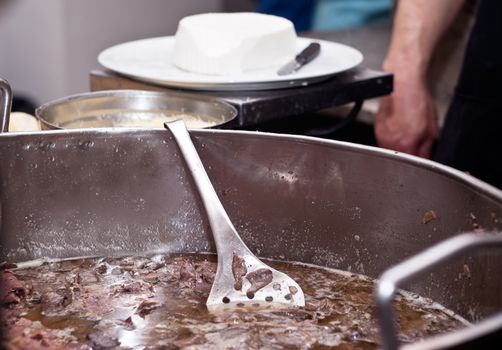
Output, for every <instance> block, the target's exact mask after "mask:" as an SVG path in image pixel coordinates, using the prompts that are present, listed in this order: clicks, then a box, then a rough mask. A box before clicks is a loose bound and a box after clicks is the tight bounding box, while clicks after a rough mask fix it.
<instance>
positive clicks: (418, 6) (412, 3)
mask: <svg viewBox="0 0 502 350" xmlns="http://www.w3.org/2000/svg"><path fill="white" fill-rule="evenodd" d="M463 3H464V0H439V1H431V0H399V1H398V3H397V10H396V15H395V19H394V27H393V31H392V39H391V44H390V48H389V51H388V53H387V57H386V59H385V61H384V65H383V69H384V70H385V71H388V72H392V73H394V92H393V94H392V95H391V96H389V97H386V98H383V99H382V100H381V102H380V109H379V111H378V114H377V117H376V121H375V135H376V137H377V141H378V144H379V146H381V147H385V148H390V149H394V150H397V151H401V152H406V153H411V154H414V155H419V156H421V157H430V152H431V147H432V144H433V143H434V140H435V139H436V138H437V136H438V124H437V111H436V106H435V103H434V101H433V99H432V97H431V95H430V92H429V89H428V87H427V70H428V67H429V63H430V61H431V58H432V56H433V52H434V49H435V47H436V45H437V43H438V41H439V39H440V38H441V37H442V35H443V34H444V32H445V31H446V29H447V28H448V27H449V26H450V25H451V23H452V22H453V20H454V18H455V17H456V16H457V14H458V13H459V11H460V9H461V7H462V5H463Z"/></svg>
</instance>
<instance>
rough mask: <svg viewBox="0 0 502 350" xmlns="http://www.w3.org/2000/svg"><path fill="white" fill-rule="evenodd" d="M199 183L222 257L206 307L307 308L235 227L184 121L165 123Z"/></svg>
mask: <svg viewBox="0 0 502 350" xmlns="http://www.w3.org/2000/svg"><path fill="white" fill-rule="evenodd" d="M164 125H165V127H166V128H168V129H169V130H170V131H171V132H172V134H173V136H174V139H175V141H176V143H177V144H178V146H179V148H180V150H181V154H182V155H183V158H184V159H185V161H186V163H187V165H188V168H189V169H190V173H191V174H192V177H193V179H194V181H195V184H196V186H197V189H198V191H199V194H200V196H201V198H202V202H203V204H204V208H205V209H206V213H207V216H208V219H209V224H210V226H211V231H212V233H213V237H214V241H215V243H216V251H217V253H218V267H217V270H216V276H215V279H214V283H213V286H212V288H211V292H210V293H209V297H208V299H207V302H206V305H207V306H208V307H209V308H210V309H211V308H216V307H218V306H221V305H223V304H231V305H232V306H246V305H249V304H253V305H254V304H258V305H263V304H265V305H267V304H269V303H272V304H282V305H290V306H304V305H305V297H304V295H303V291H302V289H301V288H300V286H299V285H298V283H296V282H295V281H294V280H293V279H292V278H291V277H289V276H288V275H286V274H284V273H282V272H279V271H277V270H274V269H273V268H271V267H270V266H268V265H266V264H264V263H263V262H261V261H260V260H259V259H258V258H257V257H256V256H255V255H254V254H253V253H252V252H251V251H250V250H249V248H248V247H247V246H246V245H245V244H244V242H243V241H242V239H241V238H240V236H239V234H238V233H237V231H236V230H235V228H234V225H232V222H231V221H230V218H229V217H228V215H227V213H226V212H225V209H224V208H223V205H222V204H221V202H220V200H219V198H218V195H217V194H216V191H215V190H214V187H213V185H212V184H211V181H210V179H209V177H208V175H207V173H206V170H205V169H204V166H203V165H202V162H201V160H200V158H199V155H198V154H197V151H196V149H195V147H194V145H193V143H192V140H191V139H190V135H189V134H188V131H187V129H186V126H185V123H184V122H183V121H181V120H177V121H175V122H170V123H165V124H164Z"/></svg>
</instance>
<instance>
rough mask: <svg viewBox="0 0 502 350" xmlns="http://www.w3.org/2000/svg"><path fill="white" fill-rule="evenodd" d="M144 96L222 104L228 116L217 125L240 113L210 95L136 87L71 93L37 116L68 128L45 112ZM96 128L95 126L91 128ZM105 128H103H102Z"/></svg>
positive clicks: (59, 128) (51, 124) (42, 108)
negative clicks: (96, 100) (88, 102)
mask: <svg viewBox="0 0 502 350" xmlns="http://www.w3.org/2000/svg"><path fill="white" fill-rule="evenodd" d="M143 96H151V97H167V98H174V99H179V100H182V99H190V100H195V101H199V102H204V103H212V104H216V105H220V106H222V107H223V108H224V109H225V113H228V118H225V119H227V120H225V121H224V122H222V123H219V124H217V125H222V124H225V123H228V122H229V121H231V120H233V119H235V118H236V117H237V115H238V110H237V108H236V107H235V106H233V105H232V104H231V103H229V102H227V101H224V100H221V99H218V98H215V97H210V96H204V95H200V96H193V95H192V94H186V93H183V92H162V91H148V90H137V89H136V90H135V89H119V90H103V91H92V92H84V93H79V94H74V95H69V96H66V97H61V98H58V99H55V100H52V101H49V102H47V103H44V104H42V105H41V106H39V107H37V108H36V109H35V117H36V118H37V119H38V120H39V121H40V122H41V123H43V124H45V125H47V126H49V127H50V128H53V129H56V130H66V129H64V128H62V127H60V126H58V125H55V124H53V123H51V122H49V121H47V120H46V119H45V118H43V117H42V115H43V113H44V112H46V111H47V110H50V109H51V108H55V107H57V106H60V105H64V104H69V103H72V102H76V101H77V102H78V101H83V100H87V99H93V98H102V97H143ZM90 129H95V128H90ZM100 129H103V128H100ZM73 130H81V129H73Z"/></svg>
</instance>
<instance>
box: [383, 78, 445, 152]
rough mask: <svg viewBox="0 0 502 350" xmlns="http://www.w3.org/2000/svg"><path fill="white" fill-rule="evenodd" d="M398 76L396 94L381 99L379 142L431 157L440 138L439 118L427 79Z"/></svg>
mask: <svg viewBox="0 0 502 350" xmlns="http://www.w3.org/2000/svg"><path fill="white" fill-rule="evenodd" d="M395 77H396V79H395V84H394V93H393V94H392V95H391V96H389V97H385V98H383V99H381V101H380V108H379V111H378V113H377V116H376V120H375V135H376V138H377V142H378V145H379V146H380V147H384V148H389V149H393V150H396V151H400V152H406V153H409V154H413V155H418V156H420V157H424V158H430V156H431V148H432V145H433V143H434V141H435V140H436V139H437V137H438V119H437V110H436V105H435V103H434V100H433V99H432V96H431V94H430V92H429V90H428V88H427V84H426V82H425V79H422V78H409V77H407V78H403V79H400V76H399V72H396V76H395Z"/></svg>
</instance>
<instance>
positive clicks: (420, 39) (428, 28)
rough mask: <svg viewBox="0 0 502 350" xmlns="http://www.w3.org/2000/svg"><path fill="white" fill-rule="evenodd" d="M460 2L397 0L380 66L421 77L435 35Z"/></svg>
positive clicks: (427, 62) (429, 58) (451, 19)
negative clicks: (392, 25) (390, 34)
mask: <svg viewBox="0 0 502 350" xmlns="http://www.w3.org/2000/svg"><path fill="white" fill-rule="evenodd" d="M463 3H464V0H399V1H398V3H397V11H396V16H395V20H394V27H393V32H392V40H391V45H390V48H389V52H388V54H387V58H386V60H385V62H384V69H386V70H389V71H394V70H396V69H398V70H402V71H407V73H405V74H414V75H419V76H423V77H424V76H425V74H426V72H427V67H428V65H429V62H430V60H431V57H432V54H433V51H434V49H435V47H436V45H437V43H438V41H439V39H440V38H441V36H442V35H443V34H444V32H445V31H446V29H447V28H448V27H449V26H450V25H451V23H452V22H453V20H454V19H455V17H456V16H457V14H458V13H459V11H460V9H461V7H462V5H463ZM396 78H398V77H396Z"/></svg>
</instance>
